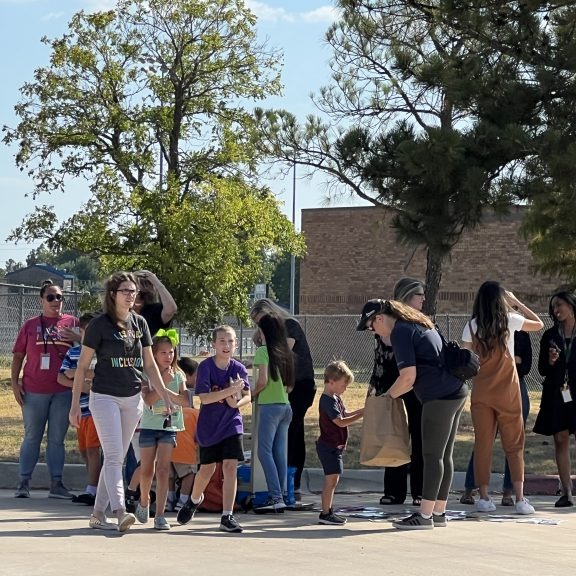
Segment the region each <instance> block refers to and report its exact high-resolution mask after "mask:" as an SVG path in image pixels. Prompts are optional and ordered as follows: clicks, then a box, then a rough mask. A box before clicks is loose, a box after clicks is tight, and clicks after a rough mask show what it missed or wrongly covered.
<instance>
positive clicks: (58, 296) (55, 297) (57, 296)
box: [46, 294, 64, 302]
mask: <svg viewBox="0 0 576 576" xmlns="http://www.w3.org/2000/svg"><path fill="white" fill-rule="evenodd" d="M46 300H48V302H54V300H57V301H58V302H62V301H63V300H64V296H62V294H48V296H46Z"/></svg>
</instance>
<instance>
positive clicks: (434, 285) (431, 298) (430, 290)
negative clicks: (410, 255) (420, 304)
mask: <svg viewBox="0 0 576 576" xmlns="http://www.w3.org/2000/svg"><path fill="white" fill-rule="evenodd" d="M445 258H446V255H445V254H443V253H442V252H440V251H435V250H434V248H428V253H427V256H426V301H425V302H424V309H423V312H424V313H425V314H428V316H430V317H431V318H432V319H434V318H435V316H436V304H437V301H438V293H439V292H440V282H441V280H442V266H443V264H444V259H445Z"/></svg>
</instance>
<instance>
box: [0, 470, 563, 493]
mask: <svg viewBox="0 0 576 576" xmlns="http://www.w3.org/2000/svg"><path fill="white" fill-rule="evenodd" d="M465 477H466V474H465V472H454V479H453V480H452V487H451V489H450V491H451V492H463V491H464V480H465ZM19 479H20V476H19V473H18V462H0V489H4V490H12V489H14V488H15V487H16V485H17V484H18V481H19ZM502 479H503V475H502V474H492V478H491V481H490V491H491V492H494V493H500V492H502ZM63 481H64V485H65V486H66V487H67V488H69V489H70V490H73V491H78V490H83V489H84V487H85V486H86V469H85V467H84V465H83V464H66V466H65V467H64V478H63ZM323 484H324V472H323V471H322V469H321V468H306V469H305V470H304V473H303V474H302V488H303V489H304V490H305V491H308V492H311V493H320V492H321V491H322V486H323ZM49 486H50V476H49V474H48V468H47V466H46V464H37V465H36V468H35V470H34V475H33V477H32V480H31V481H30V487H31V488H32V489H41V490H47V489H48V488H49ZM383 486H384V470H383V469H377V470H368V469H359V470H344V474H342V476H341V477H340V482H339V483H338V487H337V489H336V492H337V493H339V494H362V493H365V494H366V493H375V494H381V493H382V492H383ZM557 491H558V476H555V475H531V474H529V475H527V476H526V479H525V482H524V492H525V493H526V495H528V496H530V495H535V494H537V495H541V496H554V495H555V494H556V493H557Z"/></svg>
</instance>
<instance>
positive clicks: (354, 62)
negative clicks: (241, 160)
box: [256, 0, 545, 315]
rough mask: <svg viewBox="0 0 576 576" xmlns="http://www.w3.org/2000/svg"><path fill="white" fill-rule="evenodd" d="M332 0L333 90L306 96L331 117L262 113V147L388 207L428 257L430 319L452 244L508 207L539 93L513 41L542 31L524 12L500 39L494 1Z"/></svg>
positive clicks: (335, 187)
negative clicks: (335, 12)
mask: <svg viewBox="0 0 576 576" xmlns="http://www.w3.org/2000/svg"><path fill="white" fill-rule="evenodd" d="M337 4H338V6H339V7H340V9H341V17H340V20H339V21H338V22H336V23H335V24H334V25H332V26H331V27H330V29H329V30H328V32H327V34H326V40H327V42H328V44H329V45H330V46H331V47H332V49H333V57H332V61H331V67H332V71H333V73H332V83H331V84H330V85H329V86H327V87H325V88H323V89H322V90H321V91H320V94H319V95H317V96H316V97H315V102H316V104H317V106H318V108H319V109H320V111H322V112H323V113H324V115H325V116H324V117H323V118H327V120H326V119H323V118H321V117H317V116H310V117H308V118H307V119H306V121H305V122H299V121H298V120H297V119H296V118H295V117H294V116H293V115H292V114H290V113H289V112H287V111H283V110H276V111H263V110H257V112H256V119H257V121H258V123H259V126H260V128H261V131H262V133H263V134H265V137H263V138H261V140H260V145H261V147H262V149H263V150H264V151H265V152H266V153H267V154H268V155H269V156H270V157H272V158H276V159H279V160H280V161H283V162H285V163H288V164H292V162H296V163H298V164H301V165H304V166H307V167H309V168H310V169H312V170H320V171H322V172H324V174H326V175H327V176H328V177H329V180H330V182H331V183H332V186H331V188H329V195H330V197H331V198H333V197H335V196H338V195H342V194H350V193H351V194H353V195H356V196H358V197H360V198H362V199H364V200H367V201H368V202H370V203H372V204H374V205H375V206H378V207H386V208H387V209H388V210H390V209H391V210H392V211H393V214H394V217H393V225H394V226H395V228H396V230H397V233H398V239H399V241H400V242H402V243H405V244H408V245H411V246H416V247H424V248H425V250H426V254H427V269H426V285H427V300H426V307H427V312H428V313H430V314H432V315H433V314H434V313H435V311H436V301H437V296H438V290H439V286H440V283H441V278H442V268H443V265H444V263H445V262H446V260H447V259H448V258H449V256H450V253H451V251H452V249H453V247H454V246H455V245H456V244H457V243H458V241H459V240H460V238H461V236H462V233H463V232H464V231H465V230H467V229H471V228H473V227H474V226H476V225H477V224H478V223H479V222H480V221H481V218H482V214H483V212H484V210H485V209H486V208H492V209H495V210H504V209H505V208H506V207H508V206H509V205H510V204H511V203H512V202H514V201H516V200H517V198H518V195H519V193H520V188H521V187H520V184H521V182H520V180H521V176H520V175H521V174H522V169H523V167H525V165H526V161H527V159H528V158H530V156H531V155H534V154H536V153H537V148H536V146H535V137H536V135H537V134H538V131H539V129H541V126H542V118H541V117H540V116H539V114H538V105H539V104H541V96H542V95H541V93H540V91H539V88H538V87H537V86H535V85H534V83H533V76H531V75H532V69H531V68H530V67H529V64H527V62H526V60H525V59H523V58H522V57H521V56H519V55H518V53H517V52H518V50H517V49H513V48H512V46H514V44H513V42H518V41H520V39H522V38H524V36H526V33H525V32H523V30H525V29H527V28H528V29H530V30H531V32H530V34H531V35H530V38H529V40H525V41H524V45H523V46H522V48H521V49H520V50H522V49H524V48H525V49H526V50H529V48H530V47H531V46H533V45H536V44H537V43H538V42H539V40H540V39H541V37H542V36H543V35H544V24H545V23H544V22H542V21H541V18H539V15H538V14H537V13H535V12H530V11H528V12H527V13H526V14H524V13H522V14H520V15H517V16H518V17H517V18H516V19H512V17H511V22H510V24H509V25H508V24H506V23H507V22H508V21H507V20H506V19H504V24H506V25H505V26H503V29H504V32H503V33H502V34H500V28H502V24H501V23H500V22H499V20H503V16H502V13H503V12H502V11H501V10H499V9H498V6H497V5H498V4H499V5H503V4H510V5H511V4H513V3H507V2H500V3H497V2H492V3H489V4H490V5H489V6H488V7H486V6H483V3H481V2H458V1H454V0H451V1H435V2H428V3H420V2H412V1H409V2H404V1H399V0H396V1H394V0H339V1H338V2H337ZM484 4H486V3H484ZM504 13H505V14H507V12H506V11H505V12H504ZM513 15H514V14H513ZM530 27H531V28H530ZM486 30H488V32H486ZM532 32H533V33H532ZM516 48H518V44H516ZM399 273H400V271H399Z"/></svg>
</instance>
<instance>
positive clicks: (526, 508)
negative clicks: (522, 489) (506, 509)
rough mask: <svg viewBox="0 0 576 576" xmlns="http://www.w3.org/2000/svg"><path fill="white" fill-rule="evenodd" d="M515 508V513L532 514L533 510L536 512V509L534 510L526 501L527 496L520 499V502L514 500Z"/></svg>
mask: <svg viewBox="0 0 576 576" xmlns="http://www.w3.org/2000/svg"><path fill="white" fill-rule="evenodd" d="M515 508H516V514H524V515H528V514H534V512H536V510H534V506H532V504H530V502H528V498H523V499H522V500H520V502H516V505H515Z"/></svg>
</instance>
